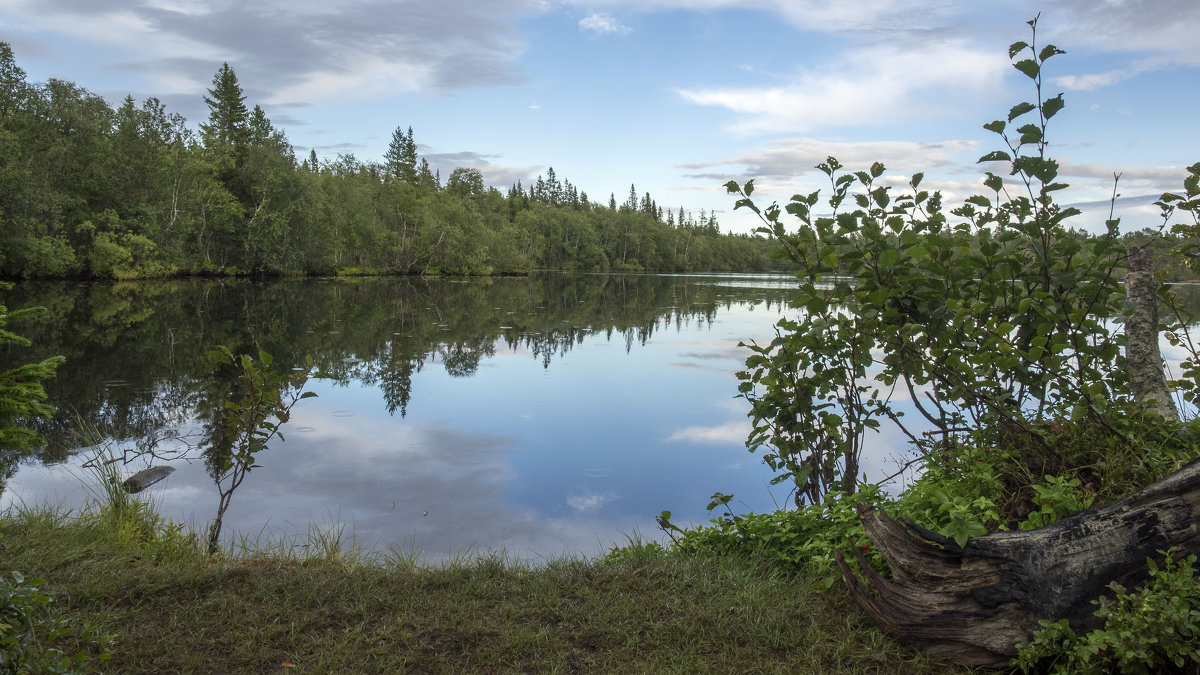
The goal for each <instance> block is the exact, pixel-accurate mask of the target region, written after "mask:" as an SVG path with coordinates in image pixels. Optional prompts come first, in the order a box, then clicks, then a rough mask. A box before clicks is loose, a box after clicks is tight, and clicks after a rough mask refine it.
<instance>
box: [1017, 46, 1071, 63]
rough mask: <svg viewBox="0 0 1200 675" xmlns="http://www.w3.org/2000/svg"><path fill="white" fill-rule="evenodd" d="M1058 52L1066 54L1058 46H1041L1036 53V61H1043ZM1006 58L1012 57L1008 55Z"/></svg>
mask: <svg viewBox="0 0 1200 675" xmlns="http://www.w3.org/2000/svg"><path fill="white" fill-rule="evenodd" d="M1059 54H1066V52H1064V51H1063V50H1061V49H1059V48H1058V47H1055V46H1054V45H1046V46H1045V47H1042V51H1041V53H1039V54H1038V61H1041V62H1042V63H1045V62H1046V59H1048V58H1050V57H1051V56H1057V55H1059ZM1008 58H1010V59H1011V58H1012V57H1011V56H1010V57H1008Z"/></svg>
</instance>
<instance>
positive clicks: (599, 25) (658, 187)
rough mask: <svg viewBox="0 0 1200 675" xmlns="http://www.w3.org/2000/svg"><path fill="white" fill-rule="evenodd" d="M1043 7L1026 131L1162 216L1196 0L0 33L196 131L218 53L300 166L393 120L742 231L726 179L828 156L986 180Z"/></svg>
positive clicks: (101, 0)
mask: <svg viewBox="0 0 1200 675" xmlns="http://www.w3.org/2000/svg"><path fill="white" fill-rule="evenodd" d="M1039 12H1040V19H1039V23H1038V36H1037V39H1038V43H1039V45H1040V44H1046V43H1052V44H1054V45H1056V46H1058V47H1059V48H1060V49H1063V50H1065V51H1066V52H1067V53H1066V54H1065V55H1062V56H1058V57H1055V58H1053V59H1051V60H1050V61H1049V63H1048V64H1047V66H1046V74H1045V80H1046V81H1045V83H1044V85H1043V89H1044V95H1045V96H1047V97H1048V96H1053V95H1054V94H1057V93H1059V92H1063V93H1064V96H1065V99H1066V102H1067V107H1066V109H1065V110H1063V112H1061V113H1059V114H1058V115H1057V116H1056V117H1055V118H1054V119H1053V120H1052V121H1051V124H1050V127H1049V129H1048V131H1047V136H1048V138H1049V140H1050V142H1051V147H1050V152H1051V154H1052V155H1053V156H1054V157H1055V158H1057V159H1058V160H1059V161H1060V163H1061V166H1062V168H1061V170H1060V176H1061V177H1062V178H1063V179H1065V181H1066V182H1068V183H1070V184H1071V188H1070V189H1069V190H1066V191H1064V192H1062V193H1059V194H1060V200H1061V201H1062V202H1064V203H1074V204H1081V205H1083V206H1084V211H1085V214H1084V216H1083V217H1081V218H1080V219H1077V220H1076V221H1075V222H1074V223H1072V224H1074V225H1076V226H1077V227H1086V228H1089V229H1096V228H1097V227H1099V224H1100V223H1102V221H1103V220H1104V218H1106V217H1107V215H1108V209H1109V204H1108V200H1109V199H1110V198H1111V197H1112V195H1113V191H1114V190H1113V175H1114V174H1121V179H1120V181H1119V184H1118V187H1117V189H1116V191H1117V193H1119V195H1120V197H1121V198H1120V199H1119V200H1118V201H1117V204H1116V207H1117V215H1119V216H1121V217H1122V218H1123V221H1122V229H1123V230H1135V229H1141V228H1143V227H1156V226H1158V225H1159V224H1161V223H1162V218H1161V216H1160V215H1159V214H1158V209H1157V208H1155V207H1153V206H1152V202H1153V201H1154V199H1155V198H1157V196H1158V195H1159V194H1161V193H1162V192H1164V191H1180V190H1181V189H1182V180H1183V177H1184V176H1185V175H1186V171H1185V167H1187V166H1189V165H1191V164H1193V163H1196V162H1200V134H1197V133H1196V121H1197V113H1196V111H1197V110H1198V107H1197V104H1198V103H1200V40H1197V39H1196V35H1195V29H1196V27H1197V26H1200V2H1196V1H1195V0H1044V1H1043V3H1041V4H1038V3H1035V2H1030V1H1027V0H1006V1H1005V2H999V3H995V2H993V3H985V2H977V1H976V0H942V1H938V0H925V1H916V0H855V1H853V2H832V1H823V0H592V1H576V0H481V1H475V0H438V1H437V2H430V1H426V2H416V1H413V0H408V1H403V0H402V1H392V0H339V1H338V2H321V1H318V0H0V41H5V42H8V43H9V44H10V45H11V46H12V48H13V50H14V52H15V55H16V58H17V62H18V64H19V65H20V66H21V67H22V68H24V69H25V71H26V73H27V75H28V78H29V79H30V80H31V81H35V82H42V81H46V80H48V79H49V78H59V79H64V80H69V81H72V82H75V83H76V84H78V85H80V86H82V87H85V88H87V89H88V90H90V91H92V92H94V93H96V94H99V95H102V96H104V97H105V98H106V99H107V100H108V101H109V102H110V103H112V104H113V105H117V104H119V103H120V101H121V100H122V99H123V98H124V97H125V96H126V95H132V96H134V97H135V98H136V99H138V100H142V99H144V98H145V97H147V96H156V97H158V98H159V99H161V100H162V101H163V102H164V103H166V104H167V107H168V110H169V111H171V112H178V113H180V114H182V115H184V116H185V117H186V118H187V119H188V120H189V121H190V122H191V123H192V124H193V126H194V125H196V124H198V123H199V122H200V121H202V120H204V119H206V118H207V115H208V110H207V106H206V105H205V104H204V102H203V96H204V95H205V93H206V90H207V89H208V88H209V87H211V86H212V79H213V75H214V74H215V73H216V71H217V70H218V69H219V68H220V67H221V64H222V63H223V62H228V63H229V64H230V65H231V66H232V67H233V68H234V70H235V72H236V73H237V75H238V78H239V81H240V83H241V85H242V88H243V90H244V91H245V93H246V96H247V104H248V105H250V106H253V105H256V104H257V105H261V106H262V107H263V109H264V110H265V111H266V112H267V115H268V116H269V117H270V118H271V120H272V122H274V124H275V126H276V127H278V128H281V129H282V130H284V131H285V132H286V134H287V136H288V139H289V140H290V142H291V143H292V144H293V146H294V147H295V149H296V152H297V156H300V157H302V156H305V155H307V154H308V153H309V151H310V150H315V151H316V152H317V154H318V156H320V157H321V158H322V159H325V160H332V159H334V158H336V157H337V155H339V154H353V155H354V156H355V157H356V158H357V159H359V160H361V161H381V160H382V157H383V153H384V152H385V151H386V149H387V146H388V142H389V141H390V139H391V135H392V132H393V130H395V129H396V128H397V127H399V128H403V129H407V128H408V127H412V128H413V133H414V138H415V140H416V142H417V145H418V151H419V152H420V154H421V155H422V156H424V157H426V158H427V159H428V160H429V162H430V164H431V165H432V166H433V167H434V168H436V169H438V170H439V171H440V173H441V176H442V177H443V179H445V178H446V177H447V176H449V174H450V172H451V171H452V170H453V169H454V168H456V167H460V166H461V167H473V168H477V169H479V171H480V172H481V173H482V175H483V177H484V179H485V181H486V182H487V183H488V184H490V185H494V186H496V187H498V188H500V189H501V190H506V189H507V188H508V187H509V186H510V185H512V184H514V183H516V182H517V181H518V180H520V181H521V182H522V183H523V184H525V185H528V184H529V182H530V181H531V180H536V177H537V176H538V175H544V174H545V172H546V170H547V169H548V168H550V167H553V168H554V170H555V173H556V175H557V176H558V178H559V179H560V180H562V179H567V180H570V181H571V182H572V183H573V184H575V185H576V187H578V188H579V189H581V190H583V191H585V192H587V194H588V197H589V199H591V200H592V201H596V202H602V203H607V201H608V198H609V195H610V194H611V195H615V197H616V200H617V202H618V203H620V202H623V201H625V199H626V198H627V196H628V195H629V189H630V185H634V186H635V188H636V191H637V193H638V194H639V195H641V194H644V193H646V192H649V193H650V194H651V196H652V197H653V198H654V199H655V201H656V202H657V203H658V204H659V205H660V206H662V207H664V208H679V207H681V206H682V207H685V208H687V209H688V210H689V211H692V212H693V213H698V212H699V211H700V210H701V209H704V210H706V211H709V212H716V213H717V215H718V218H719V220H720V223H721V226H722V229H723V230H725V231H737V232H747V231H750V229H751V228H753V227H754V225H755V221H754V220H753V215H752V214H750V213H749V212H748V211H746V210H745V209H743V210H741V211H737V212H734V211H733V208H732V207H733V203H734V201H735V200H734V199H733V198H731V196H730V195H727V194H726V192H725V189H724V188H723V187H722V185H723V184H724V183H725V182H727V181H729V180H737V181H739V182H744V181H746V180H749V179H751V178H754V179H755V180H756V183H755V184H756V187H757V192H756V193H755V196H756V199H758V200H759V201H760V202H761V203H762V204H764V205H765V204H767V203H769V202H771V201H773V200H778V201H779V202H780V203H785V202H786V201H787V200H788V198H789V197H790V196H791V195H792V194H795V193H808V192H811V191H813V190H816V189H820V188H826V189H825V190H824V191H823V193H825V194H827V193H828V189H827V181H825V179H824V177H823V176H821V175H819V174H817V173H816V171H815V170H814V166H815V165H816V164H817V163H819V162H821V161H823V160H824V159H825V157H827V156H830V155H833V156H836V157H837V158H838V159H839V160H840V161H841V162H842V164H844V165H846V166H847V167H849V168H851V169H865V168H867V167H869V166H870V165H871V163H872V162H875V161H880V162H883V163H884V164H885V165H886V166H887V168H888V174H887V175H888V176H890V177H891V178H890V179H889V180H891V181H893V182H894V183H896V184H897V185H903V184H905V183H906V182H907V180H908V178H909V176H911V175H912V174H913V173H915V172H918V171H919V172H923V173H924V174H925V180H924V182H923V184H922V188H924V189H940V190H942V192H943V195H944V197H945V199H946V201H947V202H948V203H951V204H953V203H955V202H956V201H957V200H961V199H963V198H965V197H967V196H969V195H971V194H976V193H981V192H983V188H982V184H981V180H982V177H983V172H984V171H985V170H986V169H987V168H988V167H986V166H981V165H978V164H977V163H976V160H977V159H978V158H979V157H980V156H981V155H983V154H986V153H987V152H990V151H992V150H996V149H1001V148H1002V145H1000V144H1001V143H1002V141H1001V140H1000V139H999V138H998V137H997V136H995V135H993V134H991V133H990V132H987V131H985V130H983V128H982V125H983V124H984V123H987V122H989V121H991V120H994V119H999V118H1001V117H1003V116H1005V114H1006V113H1007V111H1008V110H1009V108H1010V107H1011V106H1013V105H1014V104H1016V103H1018V102H1020V101H1024V100H1029V99H1031V98H1032V97H1033V96H1034V93H1035V92H1034V91H1033V88H1032V86H1031V84H1030V81H1029V80H1028V79H1027V78H1025V77H1024V76H1023V75H1021V74H1020V73H1018V72H1017V71H1015V70H1014V69H1013V68H1012V66H1011V65H1010V61H1009V58H1008V53H1007V47H1008V45H1009V44H1010V43H1012V42H1016V41H1018V40H1023V41H1028V40H1029V37H1030V33H1029V26H1027V25H1026V22H1027V21H1028V20H1030V19H1031V18H1033V17H1034V16H1035V15H1038V14H1039ZM993 168H994V167H993Z"/></svg>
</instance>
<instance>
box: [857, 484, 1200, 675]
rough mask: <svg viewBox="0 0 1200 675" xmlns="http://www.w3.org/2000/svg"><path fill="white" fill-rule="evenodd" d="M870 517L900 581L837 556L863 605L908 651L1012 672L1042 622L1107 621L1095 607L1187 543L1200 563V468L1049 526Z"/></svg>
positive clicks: (1080, 626)
mask: <svg viewBox="0 0 1200 675" xmlns="http://www.w3.org/2000/svg"><path fill="white" fill-rule="evenodd" d="M859 515H860V517H861V518H862V522H863V526H864V527H865V528H866V532H867V536H868V537H870V538H871V541H872V542H873V544H874V546H875V549H876V550H877V551H879V553H880V554H881V555H882V556H883V558H884V559H885V560H886V561H887V563H888V567H889V568H890V570H891V573H892V579H891V580H888V579H886V578H884V577H883V576H882V575H880V574H878V573H876V572H875V571H874V570H872V569H871V568H870V566H869V565H868V564H865V563H864V561H863V556H862V553H861V552H859V551H855V554H856V555H857V556H858V559H859V566H860V568H861V569H863V570H864V571H865V572H864V575H865V577H866V582H865V584H864V583H862V582H860V581H859V579H858V578H857V577H856V576H855V573H854V572H853V571H852V570H851V568H850V566H849V565H848V564H847V563H846V561H845V560H844V559H843V557H842V555H841V552H840V551H835V555H836V557H837V561H838V565H839V566H840V567H841V569H842V574H843V575H844V577H845V578H846V581H847V583H848V584H849V586H850V593H851V595H852V596H853V597H854V599H855V600H856V601H857V602H858V604H859V605H860V606H861V607H862V608H863V609H864V610H866V612H867V613H868V614H870V615H871V617H872V618H874V619H875V621H876V622H877V623H878V624H879V625H880V626H882V627H883V628H884V629H885V630H886V631H888V632H889V633H891V634H892V635H894V636H895V637H896V638H897V639H899V640H900V641H901V642H903V643H905V644H909V645H912V646H914V647H920V648H924V649H926V650H928V651H929V652H931V653H934V654H937V655H939V656H943V657H950V658H953V659H955V660H958V661H961V662H964V663H968V664H972V665H980V666H1004V665H1006V664H1007V663H1008V662H1009V659H1011V658H1012V657H1013V656H1015V655H1016V648H1017V645H1018V644H1021V643H1024V642H1027V641H1028V640H1029V639H1031V636H1032V633H1033V632H1034V631H1035V630H1037V629H1038V628H1039V626H1038V620H1039V619H1055V620H1057V619H1062V618H1065V619H1067V620H1068V621H1069V622H1070V624H1071V627H1072V629H1074V630H1075V631H1076V632H1078V631H1087V630H1090V629H1091V628H1094V627H1096V626H1097V625H1098V624H1099V619H1098V618H1097V617H1096V616H1095V614H1094V613H1095V610H1096V606H1095V605H1094V604H1093V601H1094V600H1096V599H1097V598H1099V597H1100V596H1101V595H1104V594H1106V593H1109V592H1110V590H1109V589H1108V585H1109V584H1110V583H1112V582H1114V581H1115V582H1118V583H1120V584H1122V585H1124V586H1127V587H1130V586H1136V585H1138V584H1139V583H1141V582H1143V581H1145V579H1146V578H1147V577H1148V570H1147V566H1146V559H1147V558H1155V559H1159V560H1161V558H1162V556H1161V554H1160V551H1163V550H1166V549H1168V548H1171V547H1175V548H1176V549H1178V551H1179V552H1180V553H1181V554H1183V555H1187V554H1191V553H1194V554H1198V555H1200V460H1197V461H1194V462H1191V463H1190V464H1188V465H1187V466H1185V467H1183V468H1182V469H1180V470H1179V471H1177V472H1175V473H1173V474H1171V475H1170V476H1167V477H1166V478H1163V479H1162V480H1160V481H1158V482H1157V483H1154V484H1152V485H1150V486H1148V487H1146V488H1144V489H1142V490H1140V491H1138V492H1136V493H1134V494H1131V495H1128V496H1126V497H1124V498H1122V499H1119V500H1117V501H1115V502H1111V503H1109V504H1106V505H1104V506H1099V507H1094V508H1092V509H1089V510H1087V511H1084V512H1082V513H1078V514H1076V515H1074V516H1071V517H1069V518H1064V519H1062V520H1059V521H1057V522H1055V523H1052V524H1050V525H1047V526H1046V527H1043V528H1041V529H1037V530H1029V531H1014V532H997V533H995V534H989V535H986V536H982V537H976V538H974V539H970V540H968V541H967V543H966V545H965V546H962V547H959V546H958V545H957V544H956V543H955V542H954V540H953V539H950V538H948V537H945V536H942V535H940V534H938V533H936V532H932V531H930V530H928V529H926V528H923V527H921V526H919V525H917V524H916V523H914V522H912V521H911V520H908V519H899V520H894V519H892V518H890V517H888V515H887V514H885V513H882V512H877V511H875V510H873V509H871V508H870V507H869V506H867V505H866V504H860V505H859Z"/></svg>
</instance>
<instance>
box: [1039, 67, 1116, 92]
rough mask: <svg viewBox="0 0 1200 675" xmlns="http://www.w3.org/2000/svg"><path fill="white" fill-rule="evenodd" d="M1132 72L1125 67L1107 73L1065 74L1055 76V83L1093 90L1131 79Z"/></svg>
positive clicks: (1071, 87) (1070, 87) (1081, 89)
mask: <svg viewBox="0 0 1200 675" xmlns="http://www.w3.org/2000/svg"><path fill="white" fill-rule="evenodd" d="M1130 75H1131V73H1130V72H1129V71H1128V70H1125V69H1124V68H1119V69H1117V70H1110V71H1108V72H1105V73H1089V74H1087V75H1063V76H1062V77H1056V78H1053V82H1054V84H1057V85H1058V86H1060V87H1064V88H1066V89H1074V90H1077V91H1092V90H1094V89H1099V88H1101V87H1107V86H1109V85H1112V84H1116V83H1118V82H1121V81H1122V80H1127V79H1129V77H1130Z"/></svg>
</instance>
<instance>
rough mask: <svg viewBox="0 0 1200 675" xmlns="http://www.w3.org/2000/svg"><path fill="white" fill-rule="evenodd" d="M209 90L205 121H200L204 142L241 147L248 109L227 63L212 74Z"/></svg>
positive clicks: (247, 120)
mask: <svg viewBox="0 0 1200 675" xmlns="http://www.w3.org/2000/svg"><path fill="white" fill-rule="evenodd" d="M208 94H209V95H208V96H205V97H204V102H205V103H207V104H208V123H207V124H201V125H200V129H201V131H203V132H204V144H205V146H206V147H213V146H230V147H232V148H235V149H240V148H242V147H244V146H245V145H246V140H247V133H248V130H247V124H248V122H249V119H250V113H249V111H247V110H246V95H245V94H243V93H242V87H241V85H240V84H238V79H237V74H236V73H234V72H233V68H230V67H229V63H225V64H223V65H222V66H221V69H220V70H218V71H217V74H216V75H214V76H213V85H212V88H211V89H209V90H208Z"/></svg>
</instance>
